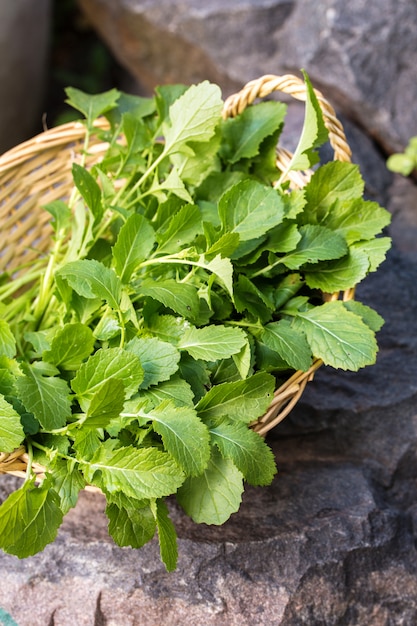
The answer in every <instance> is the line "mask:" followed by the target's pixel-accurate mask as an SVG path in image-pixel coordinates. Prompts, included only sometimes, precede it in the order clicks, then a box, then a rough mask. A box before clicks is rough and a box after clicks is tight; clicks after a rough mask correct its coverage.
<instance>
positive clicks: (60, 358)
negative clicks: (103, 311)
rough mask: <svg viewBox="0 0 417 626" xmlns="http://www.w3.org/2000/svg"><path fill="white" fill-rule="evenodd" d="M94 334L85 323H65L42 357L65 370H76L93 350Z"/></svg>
mask: <svg viewBox="0 0 417 626" xmlns="http://www.w3.org/2000/svg"><path fill="white" fill-rule="evenodd" d="M94 342H95V339H94V335H93V332H92V331H91V329H90V328H89V327H88V326H86V325H85V324H80V323H74V324H65V325H64V326H63V327H62V328H60V329H59V330H58V332H57V333H56V335H55V336H54V338H53V339H52V343H51V349H50V350H46V351H45V352H44V353H43V355H42V358H43V359H44V360H45V361H48V363H52V364H53V365H56V367H59V368H62V369H64V370H76V369H78V368H79V367H80V365H81V363H82V362H83V361H84V359H86V358H87V357H88V356H90V354H91V353H92V351H93V348H94Z"/></svg>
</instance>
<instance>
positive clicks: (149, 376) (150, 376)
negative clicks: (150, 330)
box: [126, 337, 181, 389]
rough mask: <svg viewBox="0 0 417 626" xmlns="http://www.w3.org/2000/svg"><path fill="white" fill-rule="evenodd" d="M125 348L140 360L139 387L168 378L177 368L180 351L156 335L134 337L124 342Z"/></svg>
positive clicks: (145, 386)
mask: <svg viewBox="0 0 417 626" xmlns="http://www.w3.org/2000/svg"><path fill="white" fill-rule="evenodd" d="M126 350H127V351H128V352H131V353H132V354H135V355H136V356H137V357H138V359H139V360H140V362H141V365H142V368H143V372H144V378H143V381H142V383H141V385H140V388H141V389H147V388H148V387H150V386H151V385H157V384H158V383H160V382H161V381H164V380H168V379H169V378H170V376H172V374H174V373H175V372H176V371H177V370H178V362H179V360H180V356H181V355H180V353H179V352H178V350H177V349H176V348H174V346H173V345H172V344H170V343H167V342H166V341H160V340H159V339H157V338H156V337H150V338H142V337H135V338H134V339H132V340H131V341H129V342H128V343H127V344H126Z"/></svg>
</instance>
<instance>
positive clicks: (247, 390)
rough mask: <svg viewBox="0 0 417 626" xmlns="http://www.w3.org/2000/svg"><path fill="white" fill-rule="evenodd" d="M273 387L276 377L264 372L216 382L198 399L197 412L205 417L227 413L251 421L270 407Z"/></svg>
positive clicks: (242, 420)
mask: <svg viewBox="0 0 417 626" xmlns="http://www.w3.org/2000/svg"><path fill="white" fill-rule="evenodd" d="M274 387H275V379H274V377H273V376H271V375H270V374H266V373H265V372H258V373H257V374H254V375H253V376H250V377H249V378H246V379H245V380H239V381H236V382H230V383H223V384H221V385H216V386H215V387H212V388H211V389H210V390H209V391H208V392H207V393H206V395H205V396H204V397H203V398H201V400H200V401H199V402H198V404H197V406H196V409H197V413H198V415H199V416H200V417H201V418H202V419H203V420H205V419H213V418H217V417H224V416H226V415H227V416H228V417H230V418H231V419H234V420H238V421H241V422H245V423H247V424H248V423H250V422H252V421H253V420H255V419H256V418H257V417H259V416H260V415H262V414H263V413H264V412H265V411H266V410H267V408H268V406H269V404H270V403H271V401H272V398H273V394H274Z"/></svg>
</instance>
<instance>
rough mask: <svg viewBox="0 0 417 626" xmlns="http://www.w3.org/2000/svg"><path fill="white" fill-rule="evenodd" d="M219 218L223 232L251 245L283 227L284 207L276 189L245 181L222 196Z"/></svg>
mask: <svg viewBox="0 0 417 626" xmlns="http://www.w3.org/2000/svg"><path fill="white" fill-rule="evenodd" d="M219 215H220V219H221V223H222V228H223V232H233V233H237V234H238V235H239V237H240V240H241V241H249V240H251V239H256V238H257V237H260V236H261V235H264V234H265V233H266V232H267V231H268V230H269V229H271V228H273V227H274V226H276V225H277V224H280V222H281V221H282V219H283V217H284V204H283V202H282V200H281V197H280V195H279V194H278V192H277V191H276V190H275V189H272V188H271V187H267V186H265V185H262V184H261V183H258V182H256V181H254V180H244V181H242V182H240V183H237V184H236V185H235V186H234V187H232V188H231V189H229V190H228V191H226V192H225V193H224V194H223V195H222V197H221V198H220V200H219Z"/></svg>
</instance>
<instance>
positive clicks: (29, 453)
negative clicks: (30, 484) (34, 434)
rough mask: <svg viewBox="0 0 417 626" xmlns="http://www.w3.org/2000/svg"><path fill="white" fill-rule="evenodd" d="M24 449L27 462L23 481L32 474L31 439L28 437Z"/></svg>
mask: <svg viewBox="0 0 417 626" xmlns="http://www.w3.org/2000/svg"><path fill="white" fill-rule="evenodd" d="M26 450H27V455H28V464H27V467H26V476H25V482H27V481H28V480H29V479H30V478H31V476H32V465H33V447H32V443H31V441H30V440H29V439H28V440H27V441H26Z"/></svg>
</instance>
